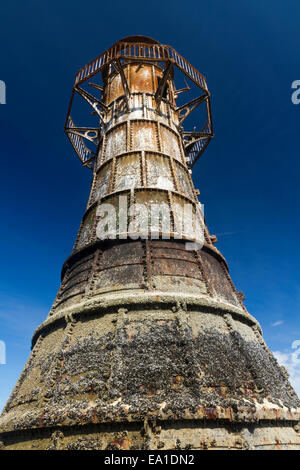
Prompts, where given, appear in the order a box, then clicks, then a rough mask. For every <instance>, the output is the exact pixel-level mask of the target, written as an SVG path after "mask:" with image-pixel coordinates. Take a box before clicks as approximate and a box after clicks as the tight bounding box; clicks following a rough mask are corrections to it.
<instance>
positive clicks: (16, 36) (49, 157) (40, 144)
mask: <svg viewBox="0 0 300 470" xmlns="http://www.w3.org/2000/svg"><path fill="white" fill-rule="evenodd" d="M299 24H300V2H299V1H298V0H295V1H293V0H285V1H284V2H282V0H242V1H240V0H210V1H209V2H208V1H202V0H197V1H196V0H194V1H191V0H186V1H180V2H179V1H178V0H174V1H172V2H170V1H162V0H160V1H158V0H151V2H146V3H145V2H141V1H128V2H124V1H120V0H115V1H113V0H111V1H109V2H108V1H105V2H104V1H99V0H98V1H94V0H90V1H89V2H81V1H80V2H79V1H77V0H73V1H72V2H71V1H57V0H51V1H46V0H43V1H33V0H27V1H26V2H20V1H19V2H16V1H10V2H6V4H4V2H2V3H1V6H0V44H1V48H0V80H4V81H5V83H6V86H7V104H6V105H0V144H1V146H0V154H1V185H0V191H1V203H2V204H1V220H2V224H1V231H0V246H1V267H2V269H1V281H0V282H1V283H0V340H3V341H5V342H6V345H7V364H6V365H0V409H1V408H2V406H3V405H4V403H5V401H6V399H7V397H8V394H9V392H10V391H11V389H12V387H13V385H14V384H15V382H16V380H17V377H18V376H19V373H20V371H21V369H22V367H23V365H24V363H25V361H26V359H27V357H28V354H29V351H30V349H29V348H30V339H31V335H32V333H33V330H34V329H35V328H36V327H37V326H38V325H39V324H40V323H41V322H42V321H43V320H44V319H45V317H46V315H47V314H48V310H49V308H50V306H51V303H52V301H53V299H54V297H55V295H56V292H57V289H58V287H59V281H60V269H61V266H62V263H63V262H64V260H65V258H66V257H67V256H68V255H69V253H70V251H71V249H72V245H73V242H74V238H75V235H76V232H77V229H78V226H79V223H80V220H81V217H82V214H83V212H84V209H85V204H86V200H87V197H88V193H89V186H90V177H91V172H89V170H87V169H84V168H81V166H80V162H79V160H78V159H77V158H76V157H75V155H74V153H73V150H72V147H71V145H70V144H69V142H68V140H67V138H66V137H65V135H64V133H63V125H64V119H65V115H66V111H67V106H68V102H69V97H70V93H71V89H72V84H73V80H74V77H75V73H76V71H77V70H78V69H79V68H80V67H81V66H83V65H84V64H85V63H87V62H89V61H90V60H91V59H93V58H94V57H96V56H97V55H99V54H100V53H101V52H102V51H104V50H105V49H106V48H107V47H109V46H110V45H111V44H112V43H114V42H115V41H116V40H118V39H119V38H122V37H124V36H128V35H134V34H144V35H148V36H151V37H153V38H156V39H157V40H159V41H160V42H162V43H163V44H170V45H172V46H173V47H174V48H175V49H176V50H177V51H178V52H179V53H181V54H182V55H183V56H184V57H186V58H187V59H188V60H189V61H190V62H191V63H192V64H193V65H194V66H195V67H196V68H198V70H200V72H202V73H203V74H204V75H205V76H206V78H207V81H208V86H209V89H210V91H211V94H212V113H213V120H214V130H215V139H214V140H213V141H212V142H211V143H210V145H209V147H208V148H207V150H206V152H205V154H204V155H203V157H201V159H200V161H199V163H198V164H197V168H196V169H195V170H194V172H193V177H194V181H195V186H196V187H198V188H200V191H201V196H200V200H201V202H202V203H204V204H205V213H206V218H207V222H208V226H209V229H210V231H211V232H212V233H216V234H217V235H218V238H219V243H218V245H217V246H218V248H219V249H220V250H221V251H222V252H223V254H224V255H225V257H226V258H227V260H228V262H229V267H230V272H231V275H232V278H233V280H234V282H235V283H236V285H237V288H238V289H240V290H242V291H243V292H244V293H245V295H246V305H247V308H248V310H249V312H250V313H251V314H253V315H254V316H255V317H256V318H257V319H258V320H259V322H260V323H261V325H262V327H263V330H264V336H265V339H266V341H267V343H268V345H269V346H270V347H271V349H272V350H273V351H279V352H280V353H281V355H282V357H285V360H286V363H288V361H289V360H290V353H291V343H292V341H294V340H297V339H300V320H299V303H300V288H299V279H300V272H299V265H300V254H299V247H298V242H299V235H300V222H299V203H300V194H299V171H300V158H299V147H300V145H299V122H300V105H298V106H296V105H293V104H292V102H291V93H292V90H291V83H292V82H293V81H294V80H297V79H300V59H299V46H300V41H299V39H300V33H299ZM191 124H193V123H192V122H191ZM194 124H195V125H196V124H197V122H195V123H194ZM191 127H192V126H191ZM279 322H281V323H280V324H278V323H279ZM274 324H275V325H276V324H277V326H272V325H274ZM284 355H285V356H284ZM294 369H295V370H292V372H293V373H295V377H294V383H295V384H296V381H297V380H298V384H299V388H298V392H299V391H300V382H299V376H300V372H299V368H298V369H297V367H296V366H295V368H294ZM297 374H298V375H297Z"/></svg>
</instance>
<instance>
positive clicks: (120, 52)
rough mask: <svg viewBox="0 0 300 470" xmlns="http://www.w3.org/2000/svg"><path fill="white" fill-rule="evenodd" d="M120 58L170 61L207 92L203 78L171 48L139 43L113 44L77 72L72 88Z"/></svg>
mask: <svg viewBox="0 0 300 470" xmlns="http://www.w3.org/2000/svg"><path fill="white" fill-rule="evenodd" d="M122 57H124V58H126V59H147V60H150V61H169V60H171V61H173V62H174V63H175V64H176V65H177V67H178V68H179V69H180V70H181V71H182V72H183V73H184V74H185V75H186V76H187V77H188V78H189V79H190V80H192V81H193V82H194V83H195V84H196V85H197V86H198V87H199V88H201V89H202V90H203V91H205V92H208V88H207V84H206V80H205V77H204V76H203V75H202V74H201V73H200V72H198V70H197V69H195V67H193V66H192V65H191V64H190V63H189V62H188V61H187V60H186V59H185V58H184V57H182V56H181V55H180V54H178V53H177V52H176V51H175V49H173V47H171V46H167V45H161V44H146V43H145V44H144V43H141V42H138V43H133V42H119V43H117V44H115V45H114V46H112V47H111V48H110V49H108V50H107V51H105V52H103V53H102V54H101V55H100V56H98V57H97V58H96V59H94V60H92V61H91V62H89V63H88V64H87V65H85V66H84V67H82V68H81V69H80V70H79V72H78V73H77V75H76V78H75V83H74V86H76V85H78V84H80V83H82V82H84V81H85V80H88V79H89V78H91V77H92V76H93V75H95V74H96V73H98V72H100V71H101V70H102V69H103V68H104V67H105V66H107V65H109V64H110V63H111V62H113V61H114V60H116V59H118V58H122Z"/></svg>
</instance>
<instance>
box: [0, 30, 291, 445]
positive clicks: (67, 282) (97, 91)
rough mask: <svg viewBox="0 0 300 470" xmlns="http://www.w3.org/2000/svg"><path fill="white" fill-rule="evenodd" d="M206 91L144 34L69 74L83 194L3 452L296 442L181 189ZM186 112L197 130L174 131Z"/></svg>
mask: <svg viewBox="0 0 300 470" xmlns="http://www.w3.org/2000/svg"><path fill="white" fill-rule="evenodd" d="M180 74H181V75H182V77H184V80H185V81H186V83H183V86H182V87H181V86H178V82H177V79H180V77H179V76H180ZM176 87H177V88H176ZM193 90H198V94H197V95H193V96H191V98H189V99H187V102H186V103H183V104H179V101H180V99H182V97H183V96H188V95H189V94H191V93H192V92H193ZM183 92H186V94H184V95H182V94H181V93H183ZM180 94H181V95H180ZM179 95H180V96H179ZM209 97H210V95H209V92H208V89H207V85H206V81H205V78H204V77H203V76H202V75H201V74H200V73H199V72H198V71H197V70H196V69H195V68H194V67H192V66H191V65H190V64H189V63H188V62H187V61H186V60H185V59H184V58H183V57H182V56H180V55H179V54H178V53H177V52H176V51H175V50H174V49H173V48H172V47H170V46H166V45H162V44H160V43H158V42H157V41H155V40H152V39H150V38H147V37H144V36H133V37H128V38H125V39H122V40H121V41H119V42H117V43H116V44H114V45H113V46H112V47H111V48H110V49H108V50H107V51H105V52H104V53H103V54H101V55H100V56H99V57H98V58H96V59H95V60H93V61H92V62H90V63H89V64H88V65H87V66H85V67H84V68H82V69H81V70H80V71H79V72H78V74H77V76H76V79H75V84H74V87H73V93H72V99H71V103H70V107H69V111H68V115H67V120H66V127H65V130H66V133H67V135H68V137H69V139H70V141H71V143H72V145H73V147H74V149H75V151H76V153H77V155H78V157H79V158H80V160H81V162H82V164H83V165H84V166H86V167H88V168H90V169H91V170H92V171H93V180H92V187H91V193H90V197H89V200H88V204H87V208H86V211H85V213H84V216H83V219H82V222H81V225H80V228H79V232H78V236H77V239H76V242H75V245H74V249H73V252H72V253H71V255H70V256H69V258H68V259H67V260H66V262H65V263H64V265H63V269H62V282H61V286H60V288H59V291H58V294H57V297H56V299H55V301H54V304H53V306H52V308H51V310H50V313H49V316H48V318H47V319H46V320H45V321H44V323H42V324H41V325H40V326H39V327H38V329H37V330H36V331H35V333H34V335H33V340H32V353H31V355H30V357H29V360H28V362H27V364H26V365H25V368H24V370H23V372H22V374H21V376H20V378H19V380H18V382H17V384H16V386H15V388H14V390H13V392H12V394H11V396H10V398H9V400H8V402H7V404H6V406H5V409H4V411H3V413H2V416H1V418H0V432H1V436H0V440H1V446H2V448H3V449H180V448H181V449H190V448H192V449H226V448H231V449H276V448H280V449H296V448H297V449H299V448H300V434H299V428H298V425H297V423H298V421H299V415H300V408H299V406H300V404H299V399H298V398H297V396H296V394H295V392H294V391H293V389H292V388H291V386H290V384H289V382H288V378H287V374H286V373H285V371H284V370H283V369H282V368H281V367H280V366H279V365H278V363H277V361H276V360H275V358H274V357H273V355H272V354H271V352H270V351H269V349H268V348H267V346H266V345H265V343H264V341H263V338H262V332H261V328H260V326H259V324H258V322H257V321H256V320H255V318H253V317H252V316H251V315H250V314H249V313H248V312H247V310H246V308H245V306H244V305H243V296H242V294H241V293H239V292H237V291H236V289H235V286H234V284H233V282H232V280H231V278H230V275H229V273H228V267H227V264H226V261H225V259H224V257H223V256H222V254H221V253H220V252H219V251H218V250H217V249H216V247H215V246H214V243H215V242H216V238H215V237H214V236H211V235H210V234H209V232H208V230H207V227H206V224H205V220H204V217H203V211H202V208H201V205H200V204H199V202H198V192H197V191H196V190H195V188H194V186H193V182H192V179H191V168H192V166H193V165H194V164H195V162H196V161H197V160H198V158H199V156H200V155H201V153H202V152H203V151H204V149H205V147H206V146H207V144H208V143H209V141H210V139H211V138H212V136H213V133H212V123H211V114H210V101H209ZM76 100H78V101H79V100H81V101H82V103H84V104H85V105H86V106H87V108H88V107H89V106H90V110H91V111H92V115H91V114H90V113H87V115H86V116H85V115H84V111H83V107H82V103H81V102H78V103H77V104H78V106H81V107H80V108H77V109H79V110H80V112H79V118H80V119H81V120H82V119H83V118H84V117H85V119H86V121H85V125H84V126H82V125H81V124H80V122H78V120H77V119H76V117H75V115H74V112H76V108H75V105H76ZM196 108H197V109H198V110H199V109H201V108H202V109H203V112H202V116H203V124H202V125H201V126H202V127H200V129H201V130H199V131H198V132H196V131H195V130H194V131H191V132H186V131H185V130H184V129H183V123H184V120H185V119H186V118H187V117H188V116H189V115H190V113H191V112H192V111H193V110H194V109H196ZM92 120H94V124H93V123H92ZM75 122H76V124H75ZM153 207H154V208H157V207H158V208H159V210H158V211H155V210H154V211H152V208H153ZM183 222H184V223H183Z"/></svg>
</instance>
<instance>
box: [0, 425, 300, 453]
mask: <svg viewBox="0 0 300 470" xmlns="http://www.w3.org/2000/svg"><path fill="white" fill-rule="evenodd" d="M2 449H3V450H11V449H13V450H148V449H150V450H157V449H163V450H168V449H176V450H189V449H195V450H285V449H287V450H299V449H300V433H299V432H297V426H294V427H293V425H292V423H286V424H285V426H282V424H279V423H277V424H276V423H272V422H267V421H266V422H262V423H256V424H255V423H253V424H246V423H243V424H232V423H225V422H223V423H222V422H219V423H216V422H208V421H199V420H198V421H197V420H184V421H177V422H174V421H171V422H168V421H160V422H147V421H145V422H144V423H115V424H106V425H88V426H77V427H66V428H64V427H62V428H56V429H54V428H49V429H42V430H33V431H27V432H19V433H13V434H12V435H11V434H7V435H5V436H3V442H2Z"/></svg>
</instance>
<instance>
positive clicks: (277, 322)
mask: <svg viewBox="0 0 300 470" xmlns="http://www.w3.org/2000/svg"><path fill="white" fill-rule="evenodd" d="M282 323H283V320H278V321H276V322H275V323H271V326H279V325H282Z"/></svg>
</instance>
